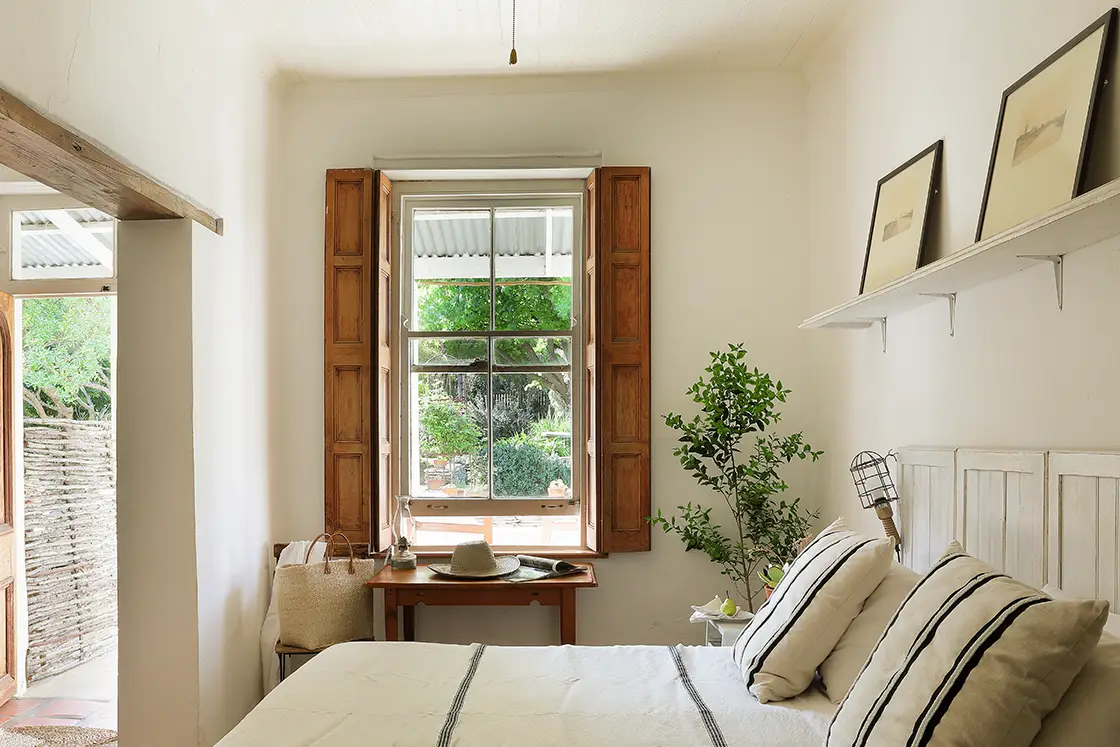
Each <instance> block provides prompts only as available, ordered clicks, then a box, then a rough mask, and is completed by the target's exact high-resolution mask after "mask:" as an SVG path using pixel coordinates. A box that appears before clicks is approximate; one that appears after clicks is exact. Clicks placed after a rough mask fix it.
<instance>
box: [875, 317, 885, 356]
mask: <svg viewBox="0 0 1120 747" xmlns="http://www.w3.org/2000/svg"><path fill="white" fill-rule="evenodd" d="M875 321H877V322H879V334H880V335H881V336H882V338H883V352H884V353H885V352H887V318H886V317H885V316H881V317H878V318H877V319H875Z"/></svg>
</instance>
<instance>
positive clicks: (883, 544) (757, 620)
mask: <svg viewBox="0 0 1120 747" xmlns="http://www.w3.org/2000/svg"><path fill="white" fill-rule="evenodd" d="M893 550H894V541H893V540H889V539H869V538H867V537H863V536H861V535H858V534H856V533H855V532H850V531H848V530H847V527H846V526H845V525H844V521H843V519H840V520H838V521H836V522H834V523H833V524H832V525H831V526H829V527H828V528H827V529H825V530H824V531H823V532H821V533H820V534H819V535H817V537H816V539H814V540H813V541H812V543H810V545H809V546H808V547H807V548H805V550H804V552H802V553H801V554H800V555H799V556H797V559H796V560H795V561H794V562H793V565H792V566H791V567H790V569H789V572H788V573H786V575H785V577H784V578H783V579H782V581H781V583H780V584H778V588H776V589H775V590H774V593H773V595H771V597H770V600H769V601H768V602H767V603H766V604H765V605H764V606H763V607H762V609H760V610H759V612H758V614H757V615H755V616H754V619H753V620H751V623H750V625H749V626H747V628H746V629H745V630H744V631H743V632H742V634H741V635H740V636H739V638H738V640H736V641H735V647H734V649H733V655H734V658H735V663H736V664H737V665H738V666H739V669H740V671H741V672H742V673H743V679H744V680H745V681H746V683H747V687H748V689H750V691H751V693H753V694H754V696H755V697H756V698H758V700H759V702H762V703H769V702H771V701H775V700H783V699H785V698H792V697H794V696H796V695H800V694H801V693H802V692H804V691H805V689H806V688H807V687H809V685H810V684H811V683H812V681H813V677H814V676H815V675H816V671H817V667H818V666H819V665H820V663H821V662H822V661H824V660H825V658H826V657H827V656H828V654H829V653H830V652H831V651H832V649H833V647H834V646H835V645H836V642H837V641H838V640H840V636H842V635H843V634H844V631H845V630H847V628H848V624H849V623H851V621H852V620H853V619H854V618H855V616H856V615H857V614H859V611H860V608H861V607H862V606H863V602H864V600H865V599H867V597H868V596H870V595H871V592H873V591H874V590H875V587H877V586H878V585H879V583H880V582H881V581H882V580H883V576H885V575H886V573H887V569H889V568H890V566H891V556H892V553H893Z"/></svg>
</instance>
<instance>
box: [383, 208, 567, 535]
mask: <svg viewBox="0 0 1120 747" xmlns="http://www.w3.org/2000/svg"><path fill="white" fill-rule="evenodd" d="M401 216H402V220H401V241H402V251H401V256H402V258H403V260H404V262H403V263H402V265H403V266H404V277H405V278H406V280H405V282H404V283H402V285H401V289H402V292H401V299H400V302H401V319H402V325H401V330H402V331H401V335H400V340H399V342H400V352H399V355H400V361H401V364H402V365H401V366H400V367H399V370H400V372H401V374H400V387H401V398H400V402H401V434H402V438H401V446H402V448H401V449H399V454H400V460H401V465H400V467H401V468H400V475H401V482H402V483H403V485H402V488H404V489H406V490H407V493H408V494H409V495H411V496H413V502H412V508H413V514H414V517H415V522H416V526H415V527H414V528H413V529H414V531H413V532H412V534H413V535H414V536H415V537H416V539H417V543H418V544H419V545H421V546H448V545H454V544H456V543H457V542H462V541H464V540H466V539H472V538H475V539H477V538H485V539H486V540H487V541H489V542H491V543H492V544H494V545H497V546H520V547H525V546H541V547H544V546H569V547H575V546H579V545H581V544H582V539H583V538H582V531H581V529H582V525H583V524H582V520H581V512H580V504H581V495H580V492H581V491H580V489H579V487H578V486H579V485H580V484H581V482H580V477H581V473H580V470H581V465H580V462H579V460H576V459H573V451H574V449H573V447H574V445H576V444H578V443H580V438H579V437H580V433H581V432H582V431H581V427H580V426H581V424H580V423H579V422H578V421H579V414H580V413H582V408H580V407H579V398H580V395H581V392H580V391H579V386H578V382H579V381H580V377H579V376H576V375H574V374H575V372H577V371H579V360H578V357H579V356H580V353H581V350H582V340H581V335H580V334H579V329H580V324H579V319H580V308H579V307H580V299H581V298H582V295H581V293H580V288H579V282H580V276H581V274H582V273H579V272H573V269H574V268H576V267H580V266H581V253H582V252H581V247H582V238H581V234H582V230H581V229H582V225H583V221H582V193H581V191H580V192H576V193H574V194H561V195H553V196H549V197H531V198H519V197H517V196H515V195H509V196H503V197H501V198H492V197H490V198H480V197H462V196H461V197H447V196H442V197H407V196H406V197H405V198H404V199H403V200H402V207H401Z"/></svg>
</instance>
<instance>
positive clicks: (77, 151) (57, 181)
mask: <svg viewBox="0 0 1120 747" xmlns="http://www.w3.org/2000/svg"><path fill="white" fill-rule="evenodd" d="M0 164H3V165H5V166H8V167H10V168H13V169H15V170H16V171H18V172H20V173H21V174H24V175H26V176H29V177H31V178H32V179H34V180H35V181H38V182H41V183H42V184H45V185H47V186H48V187H52V188H54V189H57V190H58V191H59V192H61V193H63V194H65V195H67V196H69V197H73V198H74V199H76V200H79V201H80V202H82V203H84V204H86V205H89V206H90V207H92V208H97V209H98V210H101V211H103V212H106V213H108V214H109V215H112V216H113V217H115V218H117V219H119V220H164V219H167V218H189V219H191V220H193V221H196V222H197V223H199V224H200V225H203V226H205V227H206V228H209V229H210V230H211V231H213V232H214V233H217V234H219V235H220V234H221V233H222V230H223V226H222V219H221V218H220V217H219V216H218V215H217V214H215V213H214V212H212V211H210V210H207V209H206V208H204V207H201V206H200V205H198V204H196V203H194V202H192V201H191V200H190V199H189V198H187V197H185V196H183V195H181V194H178V193H176V192H174V191H173V190H172V189H170V188H169V187H167V186H165V185H163V184H160V183H159V182H157V181H156V180H154V179H152V178H151V177H150V176H148V175H146V174H144V173H143V172H141V171H139V170H138V169H136V168H134V167H132V166H130V165H128V164H127V163H125V162H124V161H123V160H122V159H121V158H120V157H119V156H117V155H115V154H113V153H111V152H110V151H108V150H106V149H105V148H103V147H101V146H99V145H96V144H94V143H93V142H92V141H90V140H89V139H87V138H86V137H84V136H83V135H81V134H79V133H77V132H75V131H74V130H71V129H70V128H68V127H66V126H64V125H62V124H59V123H58V122H55V121H53V120H51V119H49V118H47V117H46V116H44V115H43V114H40V113H39V112H38V111H36V110H35V109H33V108H31V107H30V106H28V105H27V104H26V103H24V102H23V101H21V100H20V99H19V98H17V97H16V96H13V95H12V94H11V93H9V92H7V91H5V90H4V89H2V88H0Z"/></svg>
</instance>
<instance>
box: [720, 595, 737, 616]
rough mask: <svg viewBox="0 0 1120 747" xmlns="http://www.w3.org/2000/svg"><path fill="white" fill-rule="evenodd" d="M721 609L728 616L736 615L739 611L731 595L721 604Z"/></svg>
mask: <svg viewBox="0 0 1120 747" xmlns="http://www.w3.org/2000/svg"><path fill="white" fill-rule="evenodd" d="M719 611H720V612H722V613H723V614H725V615H727V616H728V617H735V613H736V612H738V611H739V607H738V605H736V604H735V602H734V601H732V599H731V597H728V598H727V599H725V600H724V602H723V604H722V605H721V606H720V608H719Z"/></svg>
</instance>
